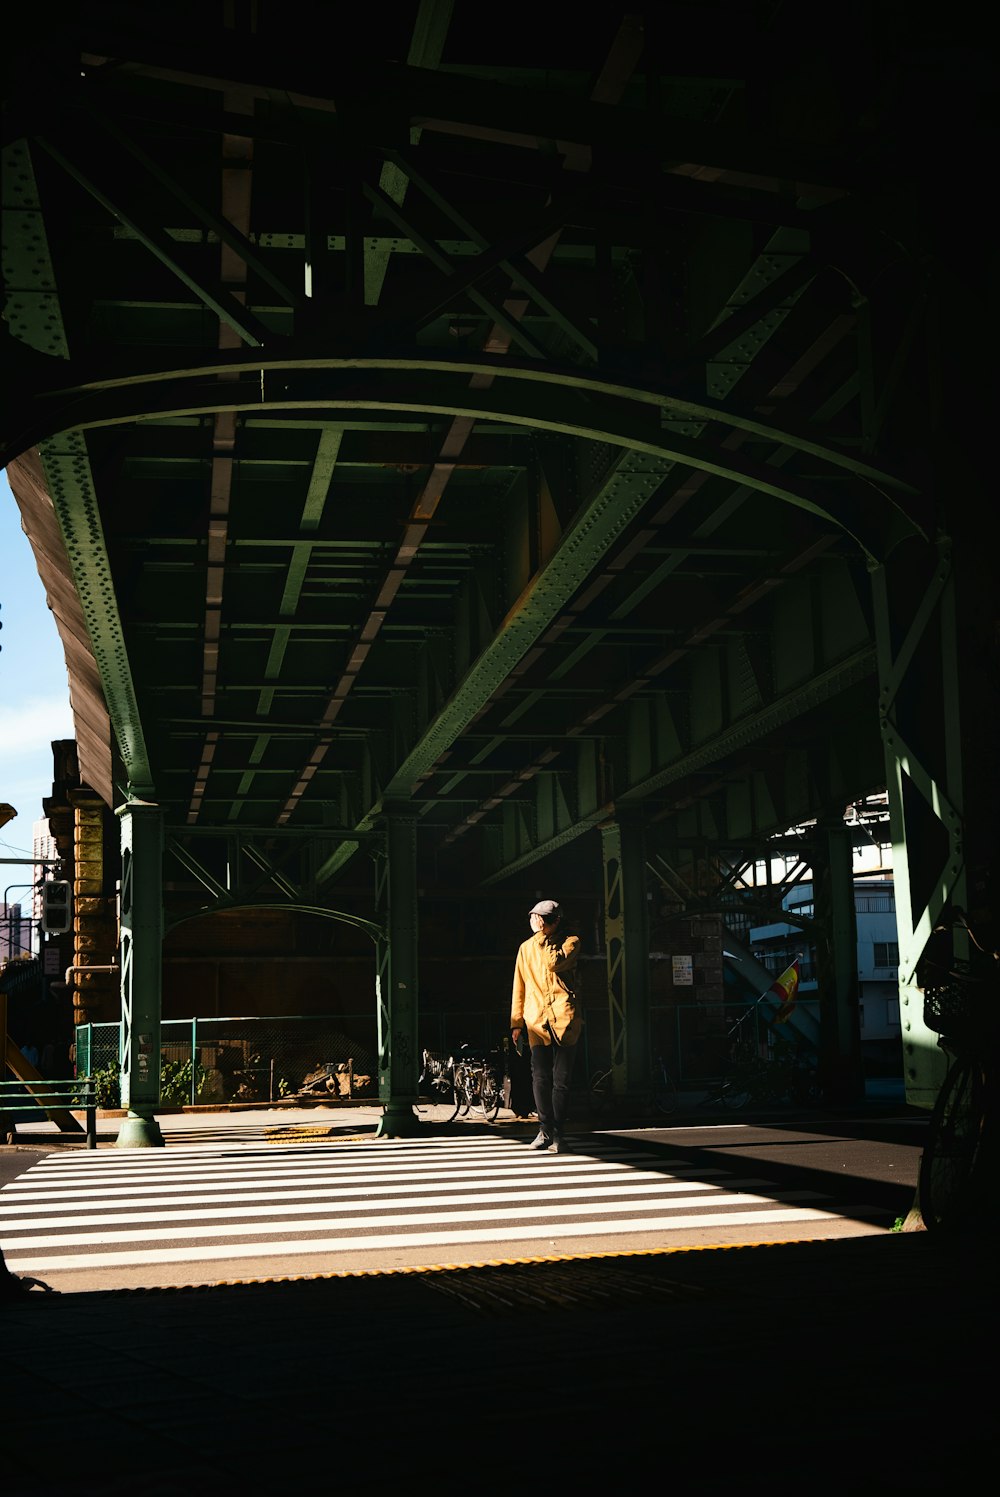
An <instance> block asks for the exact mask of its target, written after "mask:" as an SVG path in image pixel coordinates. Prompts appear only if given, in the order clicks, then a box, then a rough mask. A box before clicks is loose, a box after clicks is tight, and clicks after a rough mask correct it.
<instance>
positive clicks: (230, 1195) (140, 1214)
mask: <svg viewBox="0 0 1000 1497" xmlns="http://www.w3.org/2000/svg"><path fill="white" fill-rule="evenodd" d="M308 1151H309V1152H308V1157H304V1155H303V1150H302V1145H294V1146H291V1147H287V1148H286V1147H280V1148H278V1149H277V1150H276V1149H275V1148H274V1147H273V1146H270V1147H268V1148H267V1149H266V1150H262V1149H261V1147H260V1145H259V1143H257V1142H255V1144H254V1146H253V1147H252V1148H246V1147H244V1148H241V1149H234V1148H233V1147H232V1146H231V1145H230V1144H229V1143H228V1142H226V1143H219V1144H216V1145H215V1146H211V1147H209V1146H205V1145H202V1146H200V1147H199V1149H198V1150H191V1149H187V1148H174V1147H173V1146H172V1145H171V1146H170V1147H169V1149H168V1150H167V1151H165V1152H161V1151H159V1150H157V1151H149V1150H142V1149H140V1150H134V1151H123V1153H125V1154H128V1155H130V1156H131V1157H129V1158H123V1157H122V1155H121V1154H112V1153H111V1151H107V1152H102V1153H98V1155H97V1156H96V1157H95V1156H94V1154H92V1153H91V1154H90V1155H89V1156H84V1155H82V1154H77V1155H74V1156H62V1157H60V1158H59V1159H58V1161H55V1160H54V1159H53V1157H52V1156H48V1157H47V1158H45V1159H43V1160H40V1161H39V1162H38V1163H37V1164H35V1165H34V1166H32V1168H31V1169H29V1170H28V1171H26V1172H25V1174H24V1175H22V1176H20V1177H19V1178H18V1179H17V1180H15V1181H12V1182H11V1183H10V1184H9V1185H7V1186H5V1187H4V1188H3V1189H2V1190H0V1245H2V1246H3V1251H4V1257H5V1260H6V1262H7V1264H8V1266H9V1267H10V1268H11V1269H12V1270H13V1271H14V1272H18V1273H29V1274H38V1273H45V1272H52V1271H55V1270H58V1269H70V1268H72V1269H77V1270H80V1269H88V1268H94V1269H96V1268H107V1267H112V1266H115V1265H118V1266H120V1267H122V1268H126V1267H130V1268H140V1267H142V1266H143V1265H146V1264H154V1263H155V1264H180V1263H195V1262H207V1263H211V1262H219V1261H222V1260H224V1259H245V1258H250V1257H260V1256H262V1255H263V1256H267V1257H276V1258H281V1257H286V1256H297V1255H298V1256H301V1255H303V1254H320V1255H323V1254H329V1255H332V1256H335V1255H337V1254H340V1253H345V1252H355V1253H356V1252H357V1251H358V1250H359V1249H360V1250H365V1249H370V1250H371V1251H372V1252H377V1251H379V1250H382V1249H386V1248H395V1249H399V1248H404V1247H412V1248H424V1249H426V1248H434V1249H438V1248H440V1249H442V1250H444V1249H449V1248H452V1247H456V1246H458V1245H459V1244H462V1243H465V1244H468V1245H470V1246H471V1245H474V1244H476V1243H479V1242H487V1241H489V1242H494V1243H503V1242H509V1243H518V1242H524V1241H527V1240H529V1239H535V1240H539V1239H545V1240H551V1241H553V1242H554V1241H557V1240H559V1239H561V1238H565V1237H571V1236H572V1237H581V1236H588V1237H589V1236H606V1235H608V1234H610V1233H617V1234H622V1233H629V1234H631V1233H636V1234H638V1233H642V1232H650V1231H656V1232H658V1233H662V1232H664V1231H670V1230H682V1229H684V1228H687V1227H691V1226H696V1227H700V1228H706V1229H708V1228H713V1227H717V1226H723V1225H726V1226H733V1225H746V1224H748V1223H750V1222H753V1221H756V1220H760V1221H761V1222H764V1221H766V1222H768V1223H772V1224H774V1223H786V1222H790V1221H801V1222H802V1223H806V1222H810V1221H816V1220H820V1219H823V1218H824V1217H829V1214H830V1213H829V1212H827V1211H824V1210H822V1209H821V1207H820V1203H821V1202H822V1200H823V1197H822V1196H821V1195H820V1194H819V1193H818V1192H816V1191H811V1190H794V1191H783V1190H777V1189H775V1188H773V1187H772V1186H770V1185H769V1184H767V1183H766V1182H765V1181H762V1180H759V1179H753V1178H749V1177H747V1176H737V1174H736V1172H735V1171H732V1172H730V1173H726V1172H725V1171H724V1170H722V1169H719V1168H716V1167H711V1168H708V1169H695V1168H693V1167H692V1166H691V1164H690V1163H689V1162H688V1161H686V1160H684V1159H680V1158H677V1159H674V1158H670V1159H664V1158H661V1157H659V1156H658V1155H656V1154H655V1153H653V1152H651V1151H649V1150H643V1149H636V1148H634V1147H632V1146H631V1143H630V1142H628V1141H625V1140H623V1141H622V1142H621V1143H617V1142H615V1141H614V1140H610V1141H609V1140H607V1139H603V1140H597V1141H595V1147H594V1148H593V1149H592V1150H588V1152H586V1153H574V1154H570V1155H564V1156H559V1157H558V1159H557V1158H555V1157H554V1156H552V1155H548V1154H546V1153H545V1152H538V1153H532V1152H531V1151H530V1150H528V1149H526V1148H525V1147H524V1144H523V1143H520V1142H517V1141H513V1140H508V1139H494V1138H489V1137H485V1138H483V1137H478V1138H476V1139H475V1140H465V1139H461V1140H452V1139H435V1140H412V1141H411V1140H394V1141H391V1142H390V1141H384V1142H372V1141H367V1142H365V1143H363V1144H361V1145H355V1144H354V1143H351V1144H350V1145H349V1146H348V1147H347V1148H345V1146H344V1143H343V1141H342V1140H339V1139H337V1140H326V1141H324V1142H323V1143H321V1144H319V1145H316V1144H310V1145H309V1146H308Z"/></svg>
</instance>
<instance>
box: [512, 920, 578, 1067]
mask: <svg viewBox="0 0 1000 1497" xmlns="http://www.w3.org/2000/svg"><path fill="white" fill-rule="evenodd" d="M579 948H580V938H579V936H566V937H565V938H564V939H563V940H560V939H559V936H558V934H557V933H556V932H553V933H552V934H551V935H548V934H546V932H545V931H544V930H539V931H536V932H535V933H534V934H533V935H531V936H529V937H528V939H527V940H526V941H522V943H521V945H520V946H519V947H518V952H517V961H516V962H515V964H514V989H513V992H512V994H511V1000H510V1027H511V1029H520V1028H522V1026H523V1027H524V1028H525V1029H527V1031H528V1043H529V1045H531V1047H532V1048H534V1047H535V1046H536V1045H551V1043H552V1040H553V1038H554V1039H555V1041H556V1043H557V1044H560V1045H575V1044H576V1042H577V1040H578V1039H579V1038H580V1030H581V1029H582V1028H583V1015H582V1014H581V1013H580V1012H578V1010H577V1006H576V994H575V993H574V991H573V986H572V983H573V974H574V972H575V971H576V959H577V954H578V952H579Z"/></svg>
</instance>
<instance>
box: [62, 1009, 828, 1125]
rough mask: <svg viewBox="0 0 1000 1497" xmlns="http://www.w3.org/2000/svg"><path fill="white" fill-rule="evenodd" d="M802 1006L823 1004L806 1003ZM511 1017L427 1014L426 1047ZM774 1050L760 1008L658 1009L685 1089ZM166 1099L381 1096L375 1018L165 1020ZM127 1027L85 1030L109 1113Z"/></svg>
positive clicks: (438, 1048) (81, 1052) (82, 1047)
mask: <svg viewBox="0 0 1000 1497" xmlns="http://www.w3.org/2000/svg"><path fill="white" fill-rule="evenodd" d="M800 1003H801V1007H802V1008H803V1009H806V1008H808V1007H811V1008H812V1009H813V1010H814V1012H815V1009H816V1007H817V1005H810V1004H809V1002H808V1000H800ZM505 1018H506V1016H505V1015H504V1014H499V1015H498V1013H497V1012H496V1010H495V1009H484V1010H477V1011H473V1012H469V1011H465V1012H462V1013H434V1012H428V1013H425V1014H422V1015H421V1024H420V1031H421V1032H420V1036H419V1043H420V1046H421V1047H422V1048H424V1049H427V1050H430V1051H432V1052H433V1053H435V1054H439V1055H444V1056H447V1055H455V1054H457V1053H458V1051H459V1050H460V1049H461V1048H462V1046H463V1045H468V1046H469V1047H470V1048H472V1049H474V1050H485V1051H489V1050H495V1049H498V1048H501V1047H502V1046H503V1044H504V1042H505V1040H506V1037H507V1029H506V1024H505ZM741 1019H742V1020H743V1022H742V1023H741V1024H740V1025H739V1029H740V1032H741V1040H743V1041H745V1042H746V1043H748V1044H749V1045H750V1046H751V1047H752V1048H755V1049H757V1050H760V1049H761V1047H766V1045H767V1043H768V1036H769V1035H770V1033H771V1031H770V1029H769V1026H768V1025H767V1020H766V1016H765V1014H764V1012H763V1010H762V1009H761V1008H760V1007H759V1006H758V1005H757V1004H756V1003H754V1002H747V1003H725V1004H712V1005H702V1004H677V1005H669V1006H662V1007H654V1008H653V1010H652V1012H651V1015H650V1042H651V1054H652V1055H654V1056H656V1055H662V1056H663V1059H664V1061H665V1063H666V1065H667V1068H668V1069H669V1070H670V1072H671V1074H672V1075H673V1076H674V1077H675V1079H676V1081H677V1083H678V1085H681V1086H683V1085H690V1086H697V1085H698V1084H699V1083H701V1082H708V1081H710V1080H715V1079H717V1078H718V1077H720V1076H721V1075H723V1074H724V1073H725V1071H726V1069H727V1066H728V1065H729V1063H730V1060H731V1055H730V1051H731V1048H732V1038H731V1035H732V1031H733V1028H734V1026H735V1025H736V1024H737V1021H738V1020H741ZM586 1020H587V1022H586V1023H585V1025H584V1028H583V1033H582V1036H581V1043H582V1046H583V1053H582V1054H581V1056H580V1057H579V1061H578V1064H577V1067H576V1079H577V1084H578V1085H583V1084H584V1082H585V1079H586V1077H587V1076H589V1075H590V1073H591V1072H592V1071H593V1070H595V1069H597V1068H600V1067H604V1066H607V1065H609V1064H610V1062H611V1041H610V1034H609V1028H608V1018H607V1012H606V1010H599V1009H596V1008H588V1009H587V1011H586ZM160 1054H161V1065H160V1096H161V1101H163V1102H164V1103H166V1104H170V1105H175V1106H186V1105H190V1106H198V1105H199V1104H200V1105H202V1106H208V1105H211V1104H212V1103H213V1102H215V1103H219V1104H226V1103H230V1102H277V1101H281V1100H282V1099H283V1098H286V1097H287V1098H291V1097H296V1096H300V1095H301V1096H306V1095H308V1094H310V1093H313V1094H314V1093H315V1092H317V1091H318V1092H324V1091H325V1092H326V1093H328V1094H331V1095H334V1096H351V1097H355V1098H371V1099H372V1100H374V1099H375V1098H376V1097H377V1096H378V1062H377V1038H376V1025H375V1016H374V1014H352V1015H348V1016H339V1017H335V1018H333V1017H323V1016H310V1015H299V1016H293V1017H274V1018H242V1019H239V1018H232V1019H165V1020H164V1021H163V1022H162V1024H161V1026H160ZM120 1055H121V1026H120V1024H83V1025H81V1026H80V1027H79V1028H78V1029H77V1031H76V1074H77V1075H78V1076H93V1077H95V1078H96V1079H97V1081H98V1102H99V1105H100V1106H104V1107H112V1106H117V1105H118V1097H119V1095H120V1093H119V1090H118V1087H119V1068H120V1064H121V1061H120Z"/></svg>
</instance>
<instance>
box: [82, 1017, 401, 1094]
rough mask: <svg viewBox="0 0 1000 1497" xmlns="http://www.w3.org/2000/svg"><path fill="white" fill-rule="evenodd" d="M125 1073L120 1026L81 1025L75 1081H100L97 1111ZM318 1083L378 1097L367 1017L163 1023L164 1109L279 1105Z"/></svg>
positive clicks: (332, 1089)
mask: <svg viewBox="0 0 1000 1497" xmlns="http://www.w3.org/2000/svg"><path fill="white" fill-rule="evenodd" d="M120 1066H121V1025H120V1024H81V1025H80V1026H79V1028H78V1029H77V1031H76V1073H77V1075H78V1076H93V1077H95V1078H96V1079H97V1081H98V1083H99V1091H98V1100H99V1105H101V1106H104V1107H113V1106H117V1105H118V1099H119V1098H120V1091H119V1089H118V1086H119V1082H118V1077H119V1070H120ZM319 1080H322V1081H323V1087H322V1090H324V1091H325V1092H327V1093H328V1094H333V1095H338V1096H345V1095H349V1096H352V1097H366V1096H368V1097H372V1098H375V1097H376V1096H377V1094H378V1071H377V1064H376V1054H375V1021H374V1019H373V1018H372V1017H371V1016H370V1015H354V1016H351V1017H349V1018H342V1017H338V1018H336V1019H329V1018H322V1017H313V1016H311V1015H299V1016H291V1017H276V1018H242V1019H239V1018H232V1019H164V1020H163V1022H162V1023H161V1025H160V1100H161V1101H162V1102H164V1103H167V1104H170V1105H174V1106H188V1105H190V1106H192V1107H194V1106H198V1105H201V1106H209V1105H211V1104H212V1103H213V1102H216V1103H222V1104H224V1103H229V1102H277V1101H280V1100H281V1099H282V1098H284V1097H295V1096H298V1095H300V1094H303V1095H304V1094H306V1093H307V1092H308V1091H309V1090H310V1083H312V1084H313V1085H315V1084H316V1082H317V1081H319ZM327 1083H329V1084H327Z"/></svg>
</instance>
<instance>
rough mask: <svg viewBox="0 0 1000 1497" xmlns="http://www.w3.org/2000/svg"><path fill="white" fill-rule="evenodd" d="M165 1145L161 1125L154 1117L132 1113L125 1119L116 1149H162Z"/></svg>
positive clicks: (119, 1132)
mask: <svg viewBox="0 0 1000 1497" xmlns="http://www.w3.org/2000/svg"><path fill="white" fill-rule="evenodd" d="M163 1145H164V1138H163V1134H162V1133H161V1131H160V1125H159V1123H158V1122H157V1121H156V1119H155V1118H154V1117H153V1116H150V1117H148V1118H147V1117H143V1116H142V1114H141V1113H138V1112H130V1113H129V1115H128V1117H127V1118H125V1119H124V1121H123V1122H122V1125H121V1127H120V1128H119V1130H118V1137H117V1138H116V1139H115V1148H116V1149H162V1148H163Z"/></svg>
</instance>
